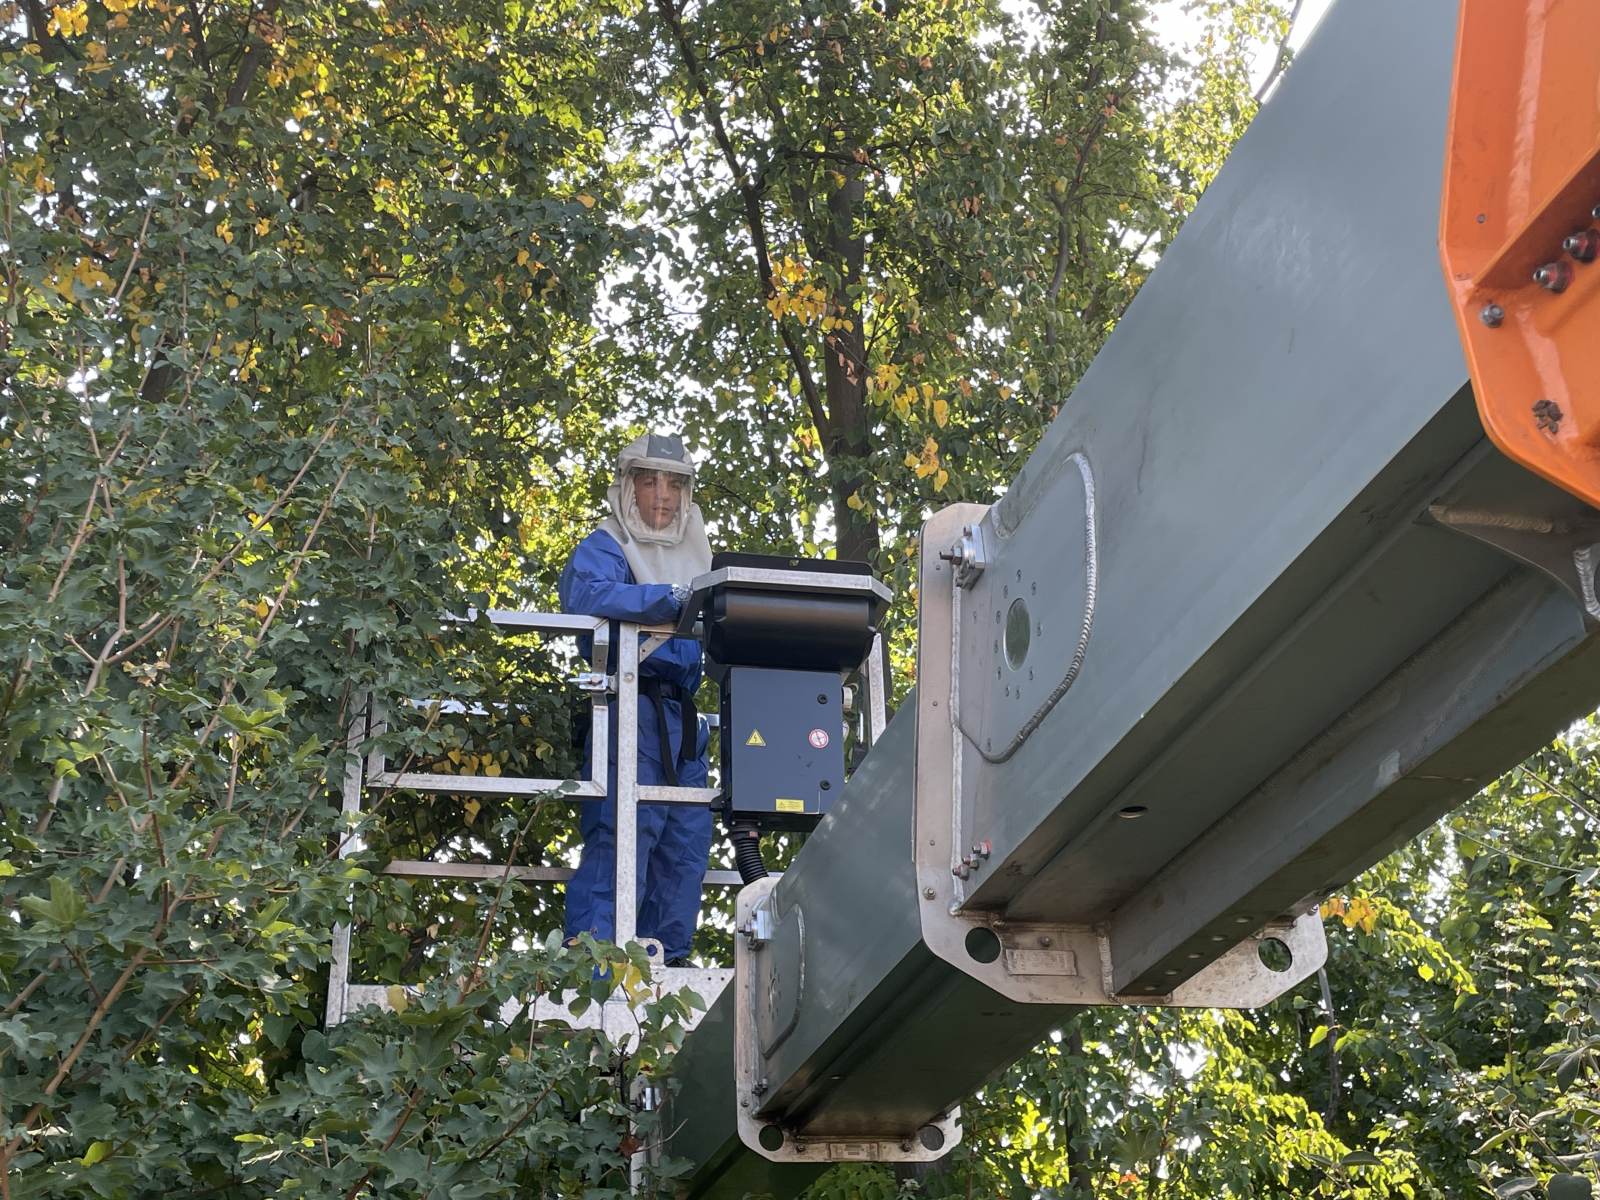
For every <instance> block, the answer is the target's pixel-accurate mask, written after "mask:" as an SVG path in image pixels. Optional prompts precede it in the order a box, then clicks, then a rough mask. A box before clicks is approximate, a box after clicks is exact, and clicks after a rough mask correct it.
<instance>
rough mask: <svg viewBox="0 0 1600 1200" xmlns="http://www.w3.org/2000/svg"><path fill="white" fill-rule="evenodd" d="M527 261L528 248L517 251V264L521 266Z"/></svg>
mask: <svg viewBox="0 0 1600 1200" xmlns="http://www.w3.org/2000/svg"><path fill="white" fill-rule="evenodd" d="M527 261H528V252H527V251H526V250H518V251H517V266H519V267H520V266H521V265H522V264H523V263H525V262H527Z"/></svg>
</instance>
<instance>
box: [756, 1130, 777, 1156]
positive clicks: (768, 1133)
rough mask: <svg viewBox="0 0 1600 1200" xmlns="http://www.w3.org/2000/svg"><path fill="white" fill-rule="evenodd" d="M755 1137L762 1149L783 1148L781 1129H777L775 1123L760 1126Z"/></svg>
mask: <svg viewBox="0 0 1600 1200" xmlns="http://www.w3.org/2000/svg"><path fill="white" fill-rule="evenodd" d="M756 1138H757V1140H758V1141H759V1142H760V1143H761V1148H762V1149H763V1150H782V1149H783V1130H781V1129H779V1128H778V1127H777V1126H776V1125H763V1126H762V1127H761V1132H760V1133H759V1134H757V1135H756Z"/></svg>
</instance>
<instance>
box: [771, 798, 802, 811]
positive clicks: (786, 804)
mask: <svg viewBox="0 0 1600 1200" xmlns="http://www.w3.org/2000/svg"><path fill="white" fill-rule="evenodd" d="M772 803H773V804H774V805H776V806H777V809H778V811H779V812H797V813H803V812H805V810H806V802H805V801H804V800H774V801H773V802H772Z"/></svg>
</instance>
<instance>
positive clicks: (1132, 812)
mask: <svg viewBox="0 0 1600 1200" xmlns="http://www.w3.org/2000/svg"><path fill="white" fill-rule="evenodd" d="M1149 811H1150V810H1149V809H1148V808H1146V807H1145V806H1144V805H1142V804H1130V805H1128V807H1127V808H1119V809H1118V810H1117V816H1119V817H1121V818H1123V819H1124V820H1126V821H1135V820H1138V819H1139V818H1140V817H1142V816H1144V815H1145V813H1147V812H1149Z"/></svg>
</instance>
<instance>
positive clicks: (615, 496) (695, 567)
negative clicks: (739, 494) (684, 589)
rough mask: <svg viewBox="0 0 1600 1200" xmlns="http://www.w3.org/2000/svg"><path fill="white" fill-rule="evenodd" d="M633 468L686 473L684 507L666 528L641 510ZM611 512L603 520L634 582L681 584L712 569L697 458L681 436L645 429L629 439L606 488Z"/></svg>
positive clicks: (602, 527) (687, 582)
mask: <svg viewBox="0 0 1600 1200" xmlns="http://www.w3.org/2000/svg"><path fill="white" fill-rule="evenodd" d="M635 471H671V472H673V473H674V474H676V475H684V476H687V477H688V480H689V486H688V487H686V488H685V489H684V492H683V507H682V508H680V509H679V510H678V516H677V519H676V520H674V521H673V522H672V524H671V525H669V526H667V527H666V528H665V529H651V528H650V527H649V526H648V525H646V524H645V522H644V519H643V518H642V517H641V516H640V515H639V501H638V499H637V498H636V497H635V495H634V491H633V474H634V472H635ZM606 500H607V501H608V502H609V503H610V505H611V515H610V516H609V517H607V518H606V519H605V520H604V521H602V522H600V528H601V529H604V530H605V531H606V532H607V533H609V534H610V535H611V536H612V537H613V538H615V539H616V542H617V544H618V545H619V546H621V547H622V553H623V556H624V557H625V558H626V559H627V560H628V566H629V567H630V568H631V569H632V571H633V579H634V582H635V583H669V584H670V583H681V584H683V585H684V586H688V584H689V583H691V582H692V581H693V580H694V578H695V576H697V575H704V574H705V573H706V572H707V571H709V570H711V543H710V541H708V540H707V538H706V526H705V521H704V520H703V519H702V518H701V516H700V506H699V505H698V504H696V503H694V463H693V462H692V461H691V460H690V458H689V452H688V451H687V450H685V449H684V446H683V440H682V439H681V438H677V437H672V436H670V435H662V434H657V433H647V434H645V435H644V436H643V437H640V438H638V439H637V440H635V441H633V442H631V443H629V445H628V446H627V447H626V448H625V449H624V450H623V451H622V453H621V454H620V455H619V456H618V458H617V474H616V478H614V479H613V480H612V481H611V489H610V491H608V492H607V493H606Z"/></svg>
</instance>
